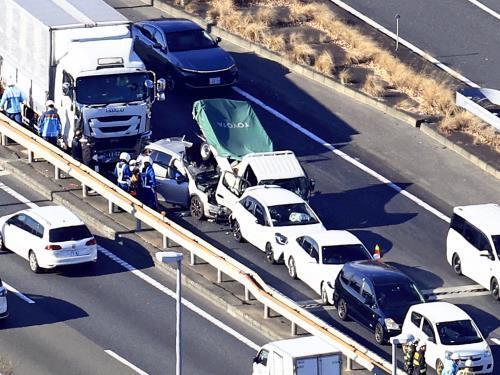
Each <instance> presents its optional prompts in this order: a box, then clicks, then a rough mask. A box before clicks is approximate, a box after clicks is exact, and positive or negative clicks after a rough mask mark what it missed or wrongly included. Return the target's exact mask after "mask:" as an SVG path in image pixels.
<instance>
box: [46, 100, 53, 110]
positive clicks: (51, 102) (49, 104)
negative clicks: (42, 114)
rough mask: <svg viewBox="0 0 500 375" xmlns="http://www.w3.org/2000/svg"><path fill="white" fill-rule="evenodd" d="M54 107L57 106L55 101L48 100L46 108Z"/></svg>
mask: <svg viewBox="0 0 500 375" xmlns="http://www.w3.org/2000/svg"><path fill="white" fill-rule="evenodd" d="M54 106H55V103H54V101H53V100H50V99H49V100H47V101H46V102H45V107H47V108H48V107H54Z"/></svg>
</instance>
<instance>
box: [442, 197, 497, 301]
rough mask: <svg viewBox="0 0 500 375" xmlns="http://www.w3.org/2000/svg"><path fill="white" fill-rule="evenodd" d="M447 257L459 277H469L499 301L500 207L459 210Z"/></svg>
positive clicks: (488, 205) (449, 240) (455, 217)
mask: <svg viewBox="0 0 500 375" xmlns="http://www.w3.org/2000/svg"><path fill="white" fill-rule="evenodd" d="M446 258H447V260H448V263H449V264H450V265H451V266H452V267H453V270H454V271H455V273H457V274H458V275H465V276H467V277H470V278H471V279H472V280H474V281H475V282H477V283H478V284H480V285H482V286H483V287H485V288H486V289H488V290H489V291H490V292H491V295H492V296H493V298H495V299H499V295H500V292H499V281H500V206H499V205H498V204H493V203H490V204H480V205H474V206H462V207H455V208H454V209H453V217H452V218H451V224H450V229H449V231H448V238H447V239H446Z"/></svg>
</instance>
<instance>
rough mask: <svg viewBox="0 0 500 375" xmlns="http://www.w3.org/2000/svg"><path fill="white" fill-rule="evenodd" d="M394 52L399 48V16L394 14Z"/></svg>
mask: <svg viewBox="0 0 500 375" xmlns="http://www.w3.org/2000/svg"><path fill="white" fill-rule="evenodd" d="M395 17H396V51H397V50H398V48H399V19H400V18H401V16H400V15H399V14H396V16H395Z"/></svg>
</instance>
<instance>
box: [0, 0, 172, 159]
mask: <svg viewBox="0 0 500 375" xmlns="http://www.w3.org/2000/svg"><path fill="white" fill-rule="evenodd" d="M0 41H1V43H0V76H1V77H2V79H3V80H7V79H14V80H15V82H17V86H18V87H19V88H20V89H21V90H22V91H23V92H24V93H25V95H27V98H28V106H27V110H25V111H23V122H24V123H26V124H28V125H31V126H35V124H36V118H37V114H38V115H39V114H40V113H41V112H42V111H43V110H44V107H45V102H46V100H47V99H52V100H54V102H55V106H56V108H57V109H58V111H59V115H60V117H61V122H62V146H63V147H70V146H71V142H72V140H73V137H74V133H75V131H76V130H77V129H80V130H81V131H82V132H83V134H84V135H85V136H86V137H88V138H89V139H90V140H91V142H92V143H93V144H94V150H95V153H96V155H97V159H98V160H99V162H101V163H108V162H113V161H115V160H116V159H117V157H118V155H119V153H120V152H122V151H127V152H129V153H131V154H136V153H138V152H139V151H140V150H141V149H142V148H143V147H144V145H145V144H146V142H147V140H148V139H149V137H150V134H151V130H150V126H151V125H150V119H151V106H152V103H153V102H154V101H155V99H160V100H162V99H164V94H163V91H164V90H165V86H166V82H165V80H163V79H159V80H158V81H157V82H155V81H156V78H155V75H154V73H153V72H150V71H147V70H146V69H145V66H144V63H143V62H142V61H141V60H140V58H139V57H138V56H137V55H136V54H135V52H134V51H133V48H132V38H131V36H130V22H129V21H128V20H127V19H126V18H125V17H124V16H122V15H121V14H120V13H118V12H117V11H116V10H115V9H113V8H112V7H110V6H109V5H108V4H106V3H105V2H104V1H103V0H85V1H80V0H57V1H53V0H0Z"/></svg>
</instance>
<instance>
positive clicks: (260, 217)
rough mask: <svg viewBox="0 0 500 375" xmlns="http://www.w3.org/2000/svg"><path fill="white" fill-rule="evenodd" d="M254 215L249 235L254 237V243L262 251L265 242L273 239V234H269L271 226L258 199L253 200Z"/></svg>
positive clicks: (264, 247)
mask: <svg viewBox="0 0 500 375" xmlns="http://www.w3.org/2000/svg"><path fill="white" fill-rule="evenodd" d="M254 217H255V219H254V222H253V225H251V230H252V233H251V234H250V235H251V236H252V237H254V245H255V246H256V247H258V248H259V249H261V250H262V251H264V250H265V249H266V244H267V243H268V242H271V243H272V242H273V241H274V234H273V235H272V236H271V235H270V229H271V227H270V224H269V223H270V220H269V217H268V214H267V211H266V210H265V208H264V206H263V205H262V204H261V203H259V202H258V201H256V202H255V209H254Z"/></svg>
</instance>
